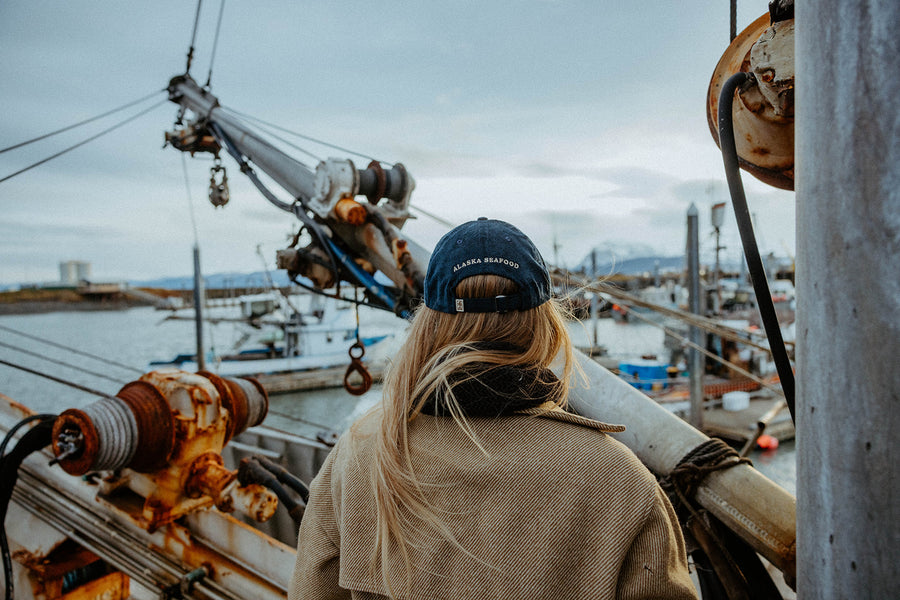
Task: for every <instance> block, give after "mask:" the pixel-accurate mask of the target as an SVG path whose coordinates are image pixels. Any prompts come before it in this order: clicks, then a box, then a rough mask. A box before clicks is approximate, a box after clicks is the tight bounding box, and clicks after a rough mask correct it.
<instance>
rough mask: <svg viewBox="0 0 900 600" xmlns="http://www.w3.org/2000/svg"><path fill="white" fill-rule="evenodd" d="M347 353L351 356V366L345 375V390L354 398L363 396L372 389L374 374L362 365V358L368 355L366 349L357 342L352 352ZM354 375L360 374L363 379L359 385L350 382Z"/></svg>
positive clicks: (351, 347)
mask: <svg viewBox="0 0 900 600" xmlns="http://www.w3.org/2000/svg"><path fill="white" fill-rule="evenodd" d="M347 353H348V354H349V355H350V366H349V367H347V372H346V373H344V389H345V390H347V391H348V392H350V393H351V394H353V395H354V396H362V395H363V394H365V393H366V392H368V391H369V390H370V389H371V388H372V374H371V373H369V370H368V369H366V365H364V364H363V363H362V357H363V356H365V354H366V347H365V346H364V345H363V343H362V342H360V341H357V342H356V343H355V344H353V345H352V346H350V350H349V351H348V352H347ZM353 373H357V374H359V376H360V377H362V381H361V382H359V383H353V382H352V381H350V377H351V376H352V375H353Z"/></svg>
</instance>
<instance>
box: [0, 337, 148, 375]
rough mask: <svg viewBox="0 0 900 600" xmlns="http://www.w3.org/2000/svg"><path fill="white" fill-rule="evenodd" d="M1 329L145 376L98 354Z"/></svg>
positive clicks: (139, 371) (132, 368)
mask: <svg viewBox="0 0 900 600" xmlns="http://www.w3.org/2000/svg"><path fill="white" fill-rule="evenodd" d="M0 329H2V330H3V331H8V332H9V333H14V334H16V335H21V336H22V337H26V338H28V339H30V340H34V341H36V342H40V343H42V344H47V345H49V346H53V347H55V348H59V349H60V350H66V351H67V352H72V353H74V354H79V355H81V356H86V357H88V358H93V359H94V360H99V361H100V362H102V363H106V364H108V365H114V366H116V367H121V368H123V369H127V370H129V371H133V372H135V373H139V374H141V375H143V374H144V371H143V370H141V369H138V368H136V367H132V366H129V365H125V364H122V363H120V362H116V361H114V360H110V359H108V358H104V357H102V356H97V355H96V354H91V353H89V352H85V351H84V350H79V349H78V348H72V347H71V346H64V345H63V344H59V343H57V342H53V341H50V340H47V339H44V338H39V337H37V336H34V335H31V334H28V333H25V332H23V331H18V330H16V329H13V328H12V327H7V326H6V325H0Z"/></svg>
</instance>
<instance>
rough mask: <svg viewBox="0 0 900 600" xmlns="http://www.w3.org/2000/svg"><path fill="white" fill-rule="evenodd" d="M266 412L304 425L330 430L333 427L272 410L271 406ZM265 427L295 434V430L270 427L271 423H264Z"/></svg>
mask: <svg viewBox="0 0 900 600" xmlns="http://www.w3.org/2000/svg"><path fill="white" fill-rule="evenodd" d="M267 414H270V415H274V416H276V417H281V418H282V419H287V420H289V421H296V422H297V423H303V424H304V425H309V426H311V427H318V428H319V429H325V430H327V431H331V430H332V429H334V428H333V427H331V426H329V425H323V424H321V423H316V422H314V421H307V420H306V419H304V418H301V417H295V416H293V415H289V414H287V413H283V412H278V411H277V410H272V409H271V408H270V409H269V410H268V413H267ZM266 428H267V429H271V430H273V431H278V432H281V433H288V434H290V435H296V432H293V433H292V432H290V431H284V430H283V429H278V428H277V427H272V426H271V425H266Z"/></svg>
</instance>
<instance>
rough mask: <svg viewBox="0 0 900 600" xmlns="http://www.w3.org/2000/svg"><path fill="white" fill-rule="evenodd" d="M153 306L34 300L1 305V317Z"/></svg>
mask: <svg viewBox="0 0 900 600" xmlns="http://www.w3.org/2000/svg"><path fill="white" fill-rule="evenodd" d="M143 306H152V305H151V304H149V303H146V302H140V301H136V300H112V301H99V302H97V301H92V300H83V301H75V302H72V301H66V300H33V301H22V302H4V303H0V316H14V315H39V314H45V313H54V312H89V311H100V310H127V309H129V308H138V307H143Z"/></svg>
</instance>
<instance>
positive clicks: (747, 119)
mask: <svg viewBox="0 0 900 600" xmlns="http://www.w3.org/2000/svg"><path fill="white" fill-rule="evenodd" d="M742 71H743V72H748V73H751V74H753V76H754V77H753V79H752V80H749V81H750V82H749V83H747V84H746V85H743V86H742V87H741V88H739V89H738V90H737V91H736V93H735V98H734V104H733V105H732V119H733V123H734V131H735V143H736V146H737V153H738V162H739V165H740V167H741V168H742V169H744V170H745V171H747V172H748V173H750V174H751V175H753V176H754V177H756V178H757V179H759V180H760V181H762V182H764V183H767V184H769V185H771V186H774V187H777V188H780V189H783V190H793V189H794V20H793V18H790V19H784V20H777V21H776V20H773V18H772V17H770V15H768V14H766V15H763V16H761V17H760V18H759V19H757V20H756V21H754V22H753V23H752V24H751V25H750V26H748V27H747V28H746V29H745V30H744V31H742V32H741V33H740V34H739V35H738V36H737V37H735V38H734V40H733V41H732V42H731V45H730V46H729V47H728V48H727V49H726V51H725V53H724V54H723V55H722V58H721V59H719V63H718V64H717V65H716V68H715V70H714V72H713V75H712V78H711V80H710V83H709V89H708V90H707V98H706V117H707V121H708V122H709V129H710V132H711V133H712V136H713V139H714V140H715V141H716V144H719V143H720V142H719V120H718V105H719V95H720V94H721V90H722V87H723V86H724V85H725V82H726V81H727V80H728V78H729V77H731V76H732V75H734V74H735V73H738V72H742Z"/></svg>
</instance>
